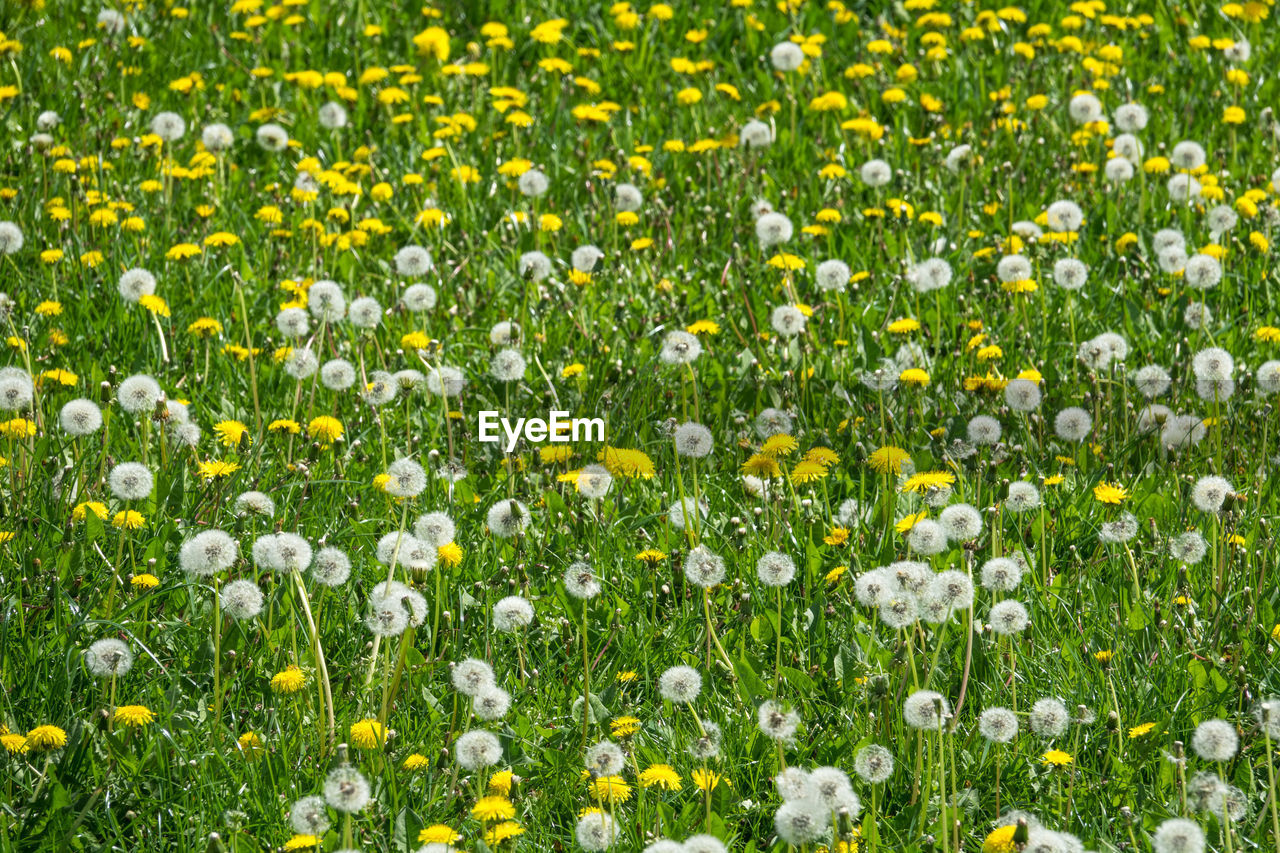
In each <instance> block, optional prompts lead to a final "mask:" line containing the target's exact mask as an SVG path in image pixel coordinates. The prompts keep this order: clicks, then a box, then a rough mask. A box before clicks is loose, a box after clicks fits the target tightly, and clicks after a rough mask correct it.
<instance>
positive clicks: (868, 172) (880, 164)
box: [858, 160, 893, 187]
mask: <svg viewBox="0 0 1280 853" xmlns="http://www.w3.org/2000/svg"><path fill="white" fill-rule="evenodd" d="M858 176H859V177H861V178H862V182H863V183H864V184H866V185H867V186H869V187H883V186H884V185H885V184H887V183H889V181H891V180H893V167H892V166H890V165H889V164H888V163H886V162H885V161H883V160H868V161H867V162H865V163H863V164H862V168H861V169H859V170H858Z"/></svg>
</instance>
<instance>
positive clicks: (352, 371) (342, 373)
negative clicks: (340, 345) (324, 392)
mask: <svg viewBox="0 0 1280 853" xmlns="http://www.w3.org/2000/svg"><path fill="white" fill-rule="evenodd" d="M355 382H356V368H355V365H353V364H352V363H351V362H349V361H347V360H346V359H345V358H335V359H331V360H329V361H326V362H325V363H324V364H323V365H322V366H321V368H320V384H321V385H323V386H324V387H326V388H328V389H329V390H330V391H345V390H347V389H348V388H350V387H351V386H352V385H354V384H355Z"/></svg>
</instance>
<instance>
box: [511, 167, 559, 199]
mask: <svg viewBox="0 0 1280 853" xmlns="http://www.w3.org/2000/svg"><path fill="white" fill-rule="evenodd" d="M516 186H517V187H518V188H519V189H520V194H521V195H523V196H525V197H526V198H537V197H538V196H541V195H545V194H546V192H547V190H548V189H550V188H551V179H550V178H548V177H547V175H546V173H545V172H543V171H541V170H539V169H526V170H525V171H524V172H522V173H521V174H520V177H519V178H518V179H517V180H516Z"/></svg>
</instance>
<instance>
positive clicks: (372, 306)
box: [347, 296, 382, 329]
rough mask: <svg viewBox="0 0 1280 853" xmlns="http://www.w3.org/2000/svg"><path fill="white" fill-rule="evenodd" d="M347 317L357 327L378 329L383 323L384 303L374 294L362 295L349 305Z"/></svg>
mask: <svg viewBox="0 0 1280 853" xmlns="http://www.w3.org/2000/svg"><path fill="white" fill-rule="evenodd" d="M347 319H348V320H350V321H351V325H353V326H355V327H356V328H357V329H376V328H378V325H379V324H380V323H382V305H381V304H379V302H378V300H376V299H374V298H373V297H372V296H361V297H360V298H359V299H354V300H352V302H351V304H350V305H349V306H347Z"/></svg>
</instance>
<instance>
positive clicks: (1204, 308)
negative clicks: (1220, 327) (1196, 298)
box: [1182, 302, 1213, 330]
mask: <svg viewBox="0 0 1280 853" xmlns="http://www.w3.org/2000/svg"><path fill="white" fill-rule="evenodd" d="M1182 322H1184V323H1186V324H1187V326H1188V327H1189V328H1192V329H1198V330H1200V329H1207V328H1209V326H1210V325H1211V324H1212V323H1213V312H1212V311H1211V310H1209V306H1208V305H1205V304H1204V303H1203V302H1189V303H1187V307H1186V308H1185V309H1184V310H1183V312H1182Z"/></svg>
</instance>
